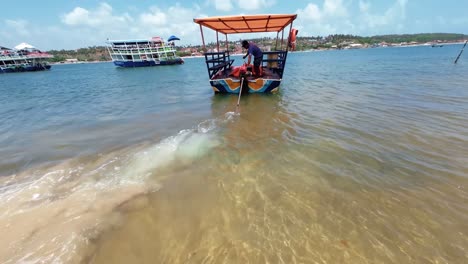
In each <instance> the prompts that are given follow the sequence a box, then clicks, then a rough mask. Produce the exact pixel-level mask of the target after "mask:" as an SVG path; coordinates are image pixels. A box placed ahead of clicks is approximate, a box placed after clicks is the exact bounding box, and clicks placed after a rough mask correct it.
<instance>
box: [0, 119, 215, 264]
mask: <svg viewBox="0 0 468 264" xmlns="http://www.w3.org/2000/svg"><path fill="white" fill-rule="evenodd" d="M216 127H217V125H216V121H215V120H208V121H205V122H202V123H200V124H199V125H198V127H197V128H196V129H190V130H182V131H180V132H179V133H178V134H177V135H174V136H171V137H168V138H166V139H164V140H162V141H161V142H159V143H157V144H154V145H150V146H148V147H139V148H138V150H137V151H135V149H131V150H123V151H119V152H114V153H108V154H102V155H99V157H96V158H93V159H88V160H86V161H85V162H83V161H80V160H70V161H68V162H65V163H63V164H60V165H57V166H55V167H52V168H50V167H49V168H46V169H44V168H42V169H37V170H36V171H32V172H31V171H27V172H23V173H21V174H18V175H13V176H10V177H4V178H3V179H0V234H2V239H1V240H0V259H2V261H4V262H5V263H17V262H22V263H28V262H31V263H37V262H47V263H50V262H54V263H55V262H56V263H63V262H70V261H72V262H75V261H77V260H78V261H81V260H82V259H80V258H82V257H83V256H82V255H80V252H83V250H84V249H85V248H86V246H87V245H88V244H89V243H88V241H89V239H92V238H93V237H95V236H97V235H98V234H99V233H100V232H102V231H103V230H106V228H109V227H110V226H112V225H115V224H118V223H119V221H121V216H120V215H119V213H118V212H117V211H116V208H118V207H119V206H121V205H123V204H125V203H127V202H129V201H131V200H132V199H134V198H136V197H139V196H141V195H144V194H145V193H148V192H151V191H155V190H158V188H161V186H160V185H159V183H158V179H159V178H158V177H159V176H160V175H159V174H158V173H159V172H160V171H161V170H163V169H164V168H165V167H167V166H169V165H171V164H176V165H178V164H190V162H193V161H195V160H196V159H198V158H200V157H201V156H203V155H205V154H206V153H207V152H208V151H209V150H210V149H211V148H213V147H215V146H217V145H218V144H220V143H219V141H218V140H217V138H216V135H215V133H214V130H215V128H216ZM110 216H111V217H110Z"/></svg>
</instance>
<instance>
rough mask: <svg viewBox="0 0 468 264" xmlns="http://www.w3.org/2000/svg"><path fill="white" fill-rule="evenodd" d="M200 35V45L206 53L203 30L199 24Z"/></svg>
mask: <svg viewBox="0 0 468 264" xmlns="http://www.w3.org/2000/svg"><path fill="white" fill-rule="evenodd" d="M200 33H201V39H202V44H203V51H204V52H206V47H205V37H204V36H203V28H202V25H201V24H200Z"/></svg>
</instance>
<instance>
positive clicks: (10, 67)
mask: <svg viewBox="0 0 468 264" xmlns="http://www.w3.org/2000/svg"><path fill="white" fill-rule="evenodd" d="M53 57H54V56H53V55H51V54H49V53H47V52H42V51H40V50H38V49H37V48H35V47H34V46H32V45H30V44H27V43H21V44H19V45H17V46H16V47H15V48H14V49H9V48H6V47H0V73H10V72H27V71H44V70H49V69H50V67H51V66H50V64H49V63H48V61H47V60H48V59H51V58H53Z"/></svg>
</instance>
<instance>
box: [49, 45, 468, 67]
mask: <svg viewBox="0 0 468 264" xmlns="http://www.w3.org/2000/svg"><path fill="white" fill-rule="evenodd" d="M464 43H465V40H464V41H457V42H442V43H437V44H439V45H442V46H445V45H463V44H464ZM424 46H427V47H431V44H430V43H418V44H406V45H399V44H394V43H392V44H391V45H388V46H379V47H371V46H363V47H356V48H318V49H308V50H297V51H291V50H290V51H289V52H294V53H300V52H319V51H330V50H353V49H354V50H356V49H375V48H408V47H424ZM242 55H244V54H243V53H234V54H231V56H242ZM204 57H205V56H204V55H195V56H181V58H183V59H195V58H204ZM90 63H112V60H109V61H74V62H51V63H50V64H51V65H70V64H90Z"/></svg>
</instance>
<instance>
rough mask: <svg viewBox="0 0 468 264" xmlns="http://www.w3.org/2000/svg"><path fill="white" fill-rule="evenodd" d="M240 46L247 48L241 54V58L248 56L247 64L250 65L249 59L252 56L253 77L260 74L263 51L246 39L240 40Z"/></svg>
mask: <svg viewBox="0 0 468 264" xmlns="http://www.w3.org/2000/svg"><path fill="white" fill-rule="evenodd" d="M242 47H243V48H244V49H246V50H247V54H245V56H243V57H242V58H243V59H245V58H246V57H249V59H248V61H247V65H250V61H251V59H252V56H253V57H254V60H253V65H254V68H253V75H254V76H255V77H258V76H261V65H262V59H263V52H262V50H261V49H260V48H259V47H258V46H257V45H255V44H254V43H253V42H250V43H249V42H248V41H247V40H243V41H242Z"/></svg>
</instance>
